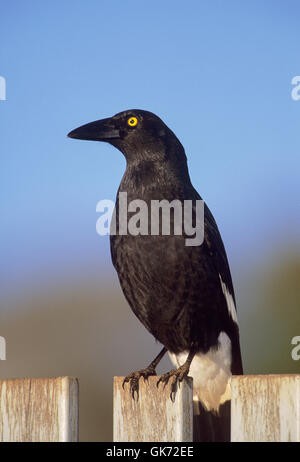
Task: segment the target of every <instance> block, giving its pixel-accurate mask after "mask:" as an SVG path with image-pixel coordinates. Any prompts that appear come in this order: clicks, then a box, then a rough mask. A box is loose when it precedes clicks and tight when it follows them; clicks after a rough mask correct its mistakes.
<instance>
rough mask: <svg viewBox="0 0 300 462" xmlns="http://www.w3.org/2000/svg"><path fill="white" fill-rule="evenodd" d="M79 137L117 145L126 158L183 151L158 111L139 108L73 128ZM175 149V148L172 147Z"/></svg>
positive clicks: (154, 157)
mask: <svg viewBox="0 0 300 462" xmlns="http://www.w3.org/2000/svg"><path fill="white" fill-rule="evenodd" d="M68 136H69V137H70V138H76V139H79V140H92V141H106V142H107V143H110V144H112V145H113V146H115V147H116V148H118V149H119V150H120V151H121V152H122V153H123V154H124V155H125V157H126V159H127V161H129V162H130V161H133V162H134V161H136V160H139V159H147V160H149V158H152V159H157V160H162V159H163V158H164V156H166V153H168V152H169V153H170V152H171V151H174V150H178V149H179V150H182V151H183V153H184V150H183V148H182V146H181V144H180V142H179V140H178V139H177V138H176V136H175V135H174V133H173V132H172V131H171V130H170V129H169V128H168V127H167V126H166V125H165V123H164V122H163V121H162V120H161V119H160V118H159V117H157V116H156V115H155V114H153V113H152V112H149V111H143V110H140V109H131V110H128V111H124V112H120V113H118V114H116V115H114V116H113V117H109V118H107V119H102V120H96V121H95V122H90V123H88V124H85V125H82V126H81V127H78V128H76V129H75V130H72V131H71V132H70V133H69V134H68ZM172 148H173V149H172Z"/></svg>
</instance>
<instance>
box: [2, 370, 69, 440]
mask: <svg viewBox="0 0 300 462" xmlns="http://www.w3.org/2000/svg"><path fill="white" fill-rule="evenodd" d="M77 440H78V380H77V379H76V378H73V377H58V378H48V379H47V378H46V379H32V378H24V379H9V380H0V441H6V442H25V441H34V442H39V441H44V442H46V441H53V442H54V441H77Z"/></svg>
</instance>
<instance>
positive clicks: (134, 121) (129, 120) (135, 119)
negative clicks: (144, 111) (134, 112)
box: [127, 117, 138, 127]
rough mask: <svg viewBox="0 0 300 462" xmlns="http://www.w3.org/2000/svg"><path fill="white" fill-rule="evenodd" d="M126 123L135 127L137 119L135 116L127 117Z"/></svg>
mask: <svg viewBox="0 0 300 462" xmlns="http://www.w3.org/2000/svg"><path fill="white" fill-rule="evenodd" d="M127 123H128V125H129V127H135V126H136V125H137V123H138V120H137V118H136V117H129V119H128V120H127Z"/></svg>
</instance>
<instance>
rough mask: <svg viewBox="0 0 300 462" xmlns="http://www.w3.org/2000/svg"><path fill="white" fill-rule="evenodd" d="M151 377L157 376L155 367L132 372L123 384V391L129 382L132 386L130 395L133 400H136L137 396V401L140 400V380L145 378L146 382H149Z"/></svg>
mask: <svg viewBox="0 0 300 462" xmlns="http://www.w3.org/2000/svg"><path fill="white" fill-rule="evenodd" d="M150 375H156V372H155V369H154V368H153V367H150V366H149V367H147V368H146V369H141V370H140V371H136V372H131V374H129V375H127V377H125V379H124V380H123V383H122V388H123V390H124V389H125V388H124V387H125V383H127V382H129V386H130V393H131V396H132V399H133V400H135V394H136V398H137V400H138V399H139V380H140V378H141V377H143V379H144V382H145V381H146V380H148V377H150Z"/></svg>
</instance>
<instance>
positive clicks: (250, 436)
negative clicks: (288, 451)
mask: <svg viewBox="0 0 300 462" xmlns="http://www.w3.org/2000/svg"><path fill="white" fill-rule="evenodd" d="M231 441H234V442H236V441H266V442H267V441H273V442H276V441H277V442H281V441H282V442H287V441H293V442H300V374H286V375H245V376H235V377H232V380H231Z"/></svg>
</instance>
